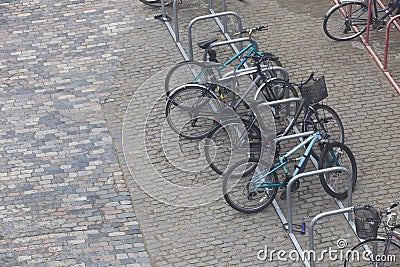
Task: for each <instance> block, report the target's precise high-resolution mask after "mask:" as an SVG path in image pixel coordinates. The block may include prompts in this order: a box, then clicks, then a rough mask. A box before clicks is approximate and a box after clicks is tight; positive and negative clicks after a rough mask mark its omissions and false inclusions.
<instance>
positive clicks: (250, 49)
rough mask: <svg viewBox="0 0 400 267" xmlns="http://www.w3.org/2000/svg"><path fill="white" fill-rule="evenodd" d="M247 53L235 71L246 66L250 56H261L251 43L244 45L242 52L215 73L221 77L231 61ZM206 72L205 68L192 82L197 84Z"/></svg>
mask: <svg viewBox="0 0 400 267" xmlns="http://www.w3.org/2000/svg"><path fill="white" fill-rule="evenodd" d="M246 52H247V54H246V55H245V56H244V57H243V58H242V59H241V60H240V62H239V64H238V65H237V66H236V67H235V70H236V71H237V70H239V69H241V68H242V67H243V66H244V64H246V61H247V59H248V58H250V57H251V55H253V54H257V55H262V54H261V53H260V52H259V51H258V49H257V46H256V45H255V44H254V43H253V42H250V43H249V44H248V45H246V47H244V48H243V49H242V50H240V51H239V52H238V53H237V54H235V55H234V56H233V57H231V58H230V59H228V60H227V61H226V62H225V63H224V64H222V65H221V66H219V67H217V71H218V74H219V75H220V77H222V76H223V75H222V73H221V71H222V70H223V69H224V68H226V67H227V66H228V65H230V64H231V63H232V62H233V61H235V60H236V59H238V58H239V57H241V56H242V55H243V54H245V53H246ZM206 71H207V68H205V69H203V70H202V71H201V72H200V73H199V74H198V75H196V77H195V79H194V82H198V81H199V80H200V78H201V77H202V76H203V75H204V73H205V72H206Z"/></svg>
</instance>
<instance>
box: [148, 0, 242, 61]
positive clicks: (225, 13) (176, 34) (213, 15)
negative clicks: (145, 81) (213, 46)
mask: <svg viewBox="0 0 400 267" xmlns="http://www.w3.org/2000/svg"><path fill="white" fill-rule="evenodd" d="M208 7H209V11H210V13H211V14H210V15H204V16H200V17H196V18H194V19H193V20H192V21H191V22H190V23H189V27H188V39H189V40H188V46H189V47H188V51H189V56H188V54H187V53H186V52H185V49H184V48H183V46H182V44H181V40H180V36H179V22H178V4H177V0H174V2H173V14H174V15H173V16H174V28H172V26H171V24H170V21H171V20H172V19H171V17H169V16H168V15H167V13H166V7H165V0H161V8H162V14H160V15H157V16H155V18H156V19H160V20H162V21H163V22H164V24H165V26H166V27H167V29H168V31H169V33H170V34H171V37H172V39H173V40H174V42H175V44H176V45H177V47H178V49H179V51H180V52H181V54H182V56H183V58H184V59H185V60H186V61H189V60H193V44H192V33H191V31H192V27H193V25H194V24H195V23H196V22H198V21H201V20H206V19H214V20H215V22H216V24H217V26H218V27H219V29H220V30H221V32H222V33H223V35H224V36H225V38H226V39H227V40H231V38H230V36H229V34H228V33H227V31H226V29H227V22H226V17H227V16H233V17H235V18H236V19H237V21H238V29H237V30H238V32H239V31H242V30H243V28H242V19H241V18H240V16H239V15H238V14H237V13H235V12H232V11H226V3H225V0H222V12H220V13H216V12H215V11H214V6H213V1H212V0H208ZM221 17H222V22H221V20H220V18H221ZM231 46H232V49H234V51H239V50H237V48H236V46H235V45H234V44H232V45H231Z"/></svg>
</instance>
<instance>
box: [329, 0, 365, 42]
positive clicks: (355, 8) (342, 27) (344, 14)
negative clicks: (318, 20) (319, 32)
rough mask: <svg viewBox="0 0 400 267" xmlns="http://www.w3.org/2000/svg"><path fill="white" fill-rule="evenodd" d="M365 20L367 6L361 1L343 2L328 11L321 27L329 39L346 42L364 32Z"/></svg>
mask: <svg viewBox="0 0 400 267" xmlns="http://www.w3.org/2000/svg"><path fill="white" fill-rule="evenodd" d="M367 19H368V6H367V4H365V3H364V2H361V1H354V2H345V3H342V4H339V5H336V6H334V7H333V8H332V9H330V10H329V11H328V13H327V14H326V15H325V16H324V21H323V24H322V25H323V29H324V32H325V34H326V35H327V36H328V37H329V38H331V39H333V40H336V41H347V40H351V39H354V38H356V37H357V36H359V35H361V34H362V33H364V32H365V30H366V28H367Z"/></svg>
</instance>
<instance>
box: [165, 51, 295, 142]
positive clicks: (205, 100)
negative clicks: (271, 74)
mask: <svg viewBox="0 0 400 267" xmlns="http://www.w3.org/2000/svg"><path fill="white" fill-rule="evenodd" d="M250 57H251V56H246V57H245V58H244V59H243V60H247V59H248V58H250ZM261 58H262V61H263V62H266V61H269V60H270V59H271V55H270V54H265V55H262V57H261ZM183 66H184V67H185V69H186V70H187V71H186V72H188V73H187V74H186V75H178V76H179V77H177V79H178V80H180V79H182V76H188V75H189V76H190V75H191V74H193V75H196V76H195V78H194V81H193V82H191V83H186V84H183V85H180V86H178V87H176V88H175V90H173V91H172V92H171V93H169V92H170V89H169V87H168V85H169V84H170V83H172V82H171V80H172V78H171V77H172V76H173V74H174V73H178V70H179V69H180V68H182V67H183ZM186 67H187V68H186ZM225 68H226V65H224V64H220V63H215V62H184V63H180V64H178V65H176V66H175V67H174V68H172V69H171V70H170V72H169V74H168V75H167V79H166V82H165V85H166V92H167V95H168V98H167V104H166V117H167V122H168V124H169V125H170V127H171V128H172V129H173V130H174V132H176V133H177V134H179V135H180V136H182V137H184V138H187V139H202V138H204V137H206V136H207V135H208V133H209V132H210V131H211V129H212V126H214V125H215V122H216V121H219V120H222V119H226V118H224V117H223V116H221V114H222V112H221V111H222V110H225V109H226V107H220V108H217V107H218V106H219V105H217V104H216V103H215V102H214V101H213V99H214V100H215V99H219V100H221V101H223V103H224V105H229V107H231V108H232V109H233V110H234V111H236V112H237V113H238V114H241V113H244V114H246V113H247V112H248V109H249V107H248V105H247V104H246V100H245V99H246V98H247V97H248V96H249V94H250V92H252V91H253V90H256V89H257V88H259V85H257V84H259V83H260V82H261V81H262V82H263V83H262V84H261V85H263V84H268V77H266V75H265V71H264V70H265V69H266V68H270V69H273V67H268V66H265V65H263V66H259V67H254V68H252V69H251V70H247V69H244V70H234V71H231V72H228V73H226V74H224V75H223V74H222V70H224V69H225ZM192 72H193V73H192ZM239 75H242V76H243V75H246V76H248V75H253V76H254V78H253V81H252V82H251V84H250V86H249V87H248V88H247V90H245V92H244V93H243V94H241V95H240V96H239V95H238V94H237V92H236V90H235V88H236V87H237V84H236V83H235V82H236V77H237V76H239ZM175 77H176V75H175ZM176 83H178V82H176ZM274 85H275V86H274V87H271V86H266V85H263V89H262V90H261V91H262V95H263V97H264V100H267V101H268V100H275V99H277V97H279V98H282V97H283V96H284V95H285V96H289V95H293V96H297V92H296V91H295V90H294V89H293V91H290V92H287V90H291V88H280V87H278V83H275V84H274ZM232 94H233V95H232ZM229 96H230V97H229ZM228 99H230V101H228Z"/></svg>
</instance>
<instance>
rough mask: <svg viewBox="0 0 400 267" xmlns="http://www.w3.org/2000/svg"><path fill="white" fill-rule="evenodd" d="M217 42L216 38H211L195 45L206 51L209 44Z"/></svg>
mask: <svg viewBox="0 0 400 267" xmlns="http://www.w3.org/2000/svg"><path fill="white" fill-rule="evenodd" d="M217 40H218V39H217V38H213V39H210V40H207V41H200V42H198V43H197V44H198V45H199V46H200V48H202V49H207V48H208V47H209V46H210V44H212V43H214V42H216V41H217Z"/></svg>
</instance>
